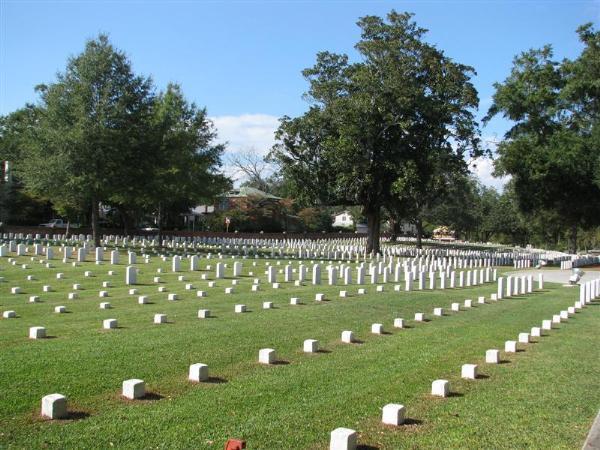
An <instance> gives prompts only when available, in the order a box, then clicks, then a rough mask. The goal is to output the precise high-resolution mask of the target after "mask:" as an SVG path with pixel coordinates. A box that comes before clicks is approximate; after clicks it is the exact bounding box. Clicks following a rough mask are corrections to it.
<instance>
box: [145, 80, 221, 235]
mask: <svg viewBox="0 0 600 450" xmlns="http://www.w3.org/2000/svg"><path fill="white" fill-rule="evenodd" d="M151 123H152V126H151V130H152V132H151V136H152V142H151V143H150V144H149V145H150V147H149V149H151V157H152V165H153V168H152V170H151V172H150V173H149V175H150V176H149V177H147V178H146V194H145V195H144V197H143V199H142V201H144V202H146V203H147V205H148V206H149V207H150V208H152V210H153V211H154V214H155V216H156V217H157V224H158V228H159V234H162V228H163V221H164V219H165V218H166V217H168V216H169V215H173V214H176V215H179V214H180V213H183V212H185V211H186V210H188V209H189V208H190V207H192V206H196V205H198V203H199V202H202V201H209V200H211V199H212V198H213V197H214V196H215V195H216V194H218V193H219V192H223V190H225V189H226V188H228V187H229V180H228V179H226V178H225V177H224V176H223V175H222V174H221V173H220V172H219V168H220V166H221V156H222V154H223V151H224V148H225V147H224V145H223V144H217V143H215V139H216V137H217V134H216V130H215V128H214V126H213V124H212V122H211V121H210V120H209V119H208V116H207V113H206V109H201V108H198V107H197V106H196V105H195V104H193V103H190V102H188V101H187V100H186V99H185V96H184V95H183V93H182V91H181V88H180V87H179V86H178V85H176V84H169V86H168V87H167V89H166V90H165V91H164V92H162V93H160V94H159V95H158V97H157V98H156V100H155V102H154V105H153V112H152V119H151ZM159 240H160V239H159Z"/></svg>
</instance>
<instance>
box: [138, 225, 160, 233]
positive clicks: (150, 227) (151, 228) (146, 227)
mask: <svg viewBox="0 0 600 450" xmlns="http://www.w3.org/2000/svg"><path fill="white" fill-rule="evenodd" d="M140 230H142V231H158V228H157V227H155V226H154V225H148V224H144V225H142V226H141V227H140Z"/></svg>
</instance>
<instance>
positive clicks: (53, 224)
mask: <svg viewBox="0 0 600 450" xmlns="http://www.w3.org/2000/svg"><path fill="white" fill-rule="evenodd" d="M67 224H68V225H69V227H70V228H79V224H78V223H69V222H65V221H64V220H62V219H52V220H51V221H50V222H48V223H40V227H47V228H67Z"/></svg>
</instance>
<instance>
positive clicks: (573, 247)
mask: <svg viewBox="0 0 600 450" xmlns="http://www.w3.org/2000/svg"><path fill="white" fill-rule="evenodd" d="M570 247H571V248H570V252H571V253H573V254H575V253H577V223H574V224H573V225H571V245H570Z"/></svg>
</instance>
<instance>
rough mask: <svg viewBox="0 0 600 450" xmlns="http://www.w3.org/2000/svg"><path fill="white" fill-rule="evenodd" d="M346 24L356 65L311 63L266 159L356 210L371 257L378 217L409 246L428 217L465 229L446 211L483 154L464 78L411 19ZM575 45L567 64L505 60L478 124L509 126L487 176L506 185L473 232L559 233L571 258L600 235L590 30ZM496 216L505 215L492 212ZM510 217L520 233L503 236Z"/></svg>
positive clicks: (316, 194) (307, 190) (309, 190)
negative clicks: (505, 72) (409, 229)
mask: <svg viewBox="0 0 600 450" xmlns="http://www.w3.org/2000/svg"><path fill="white" fill-rule="evenodd" d="M358 26H359V27H360V29H361V39H360V41H359V42H358V43H357V44H356V46H355V48H356V50H357V51H358V54H359V56H360V58H359V60H358V61H355V62H351V61H350V59H349V57H348V56H347V55H344V54H341V55H340V54H334V53H329V52H321V53H319V54H318V55H317V61H316V63H315V65H314V66H313V67H311V68H308V69H306V70H304V72H303V75H304V76H305V78H306V79H307V81H308V83H309V89H308V92H306V94H305V98H307V99H308V100H309V101H310V108H309V110H308V111H307V112H306V113H304V114H303V115H301V116H299V117H296V118H290V117H287V116H286V117H283V118H282V119H281V124H280V127H279V130H278V131H277V139H278V142H277V144H276V145H275V147H274V148H273V150H272V152H271V155H270V156H271V158H272V159H274V160H275V161H276V162H277V163H278V164H279V165H280V166H281V171H282V173H283V176H284V177H287V178H289V180H290V181H291V183H292V184H293V185H294V187H295V190H296V191H298V192H300V193H302V195H303V197H304V198H307V199H310V200H311V201H312V202H314V203H316V204H327V205H331V204H340V205H342V204H354V205H360V206H361V207H362V212H363V214H364V215H365V216H366V218H367V224H368V228H369V231H368V244H367V250H368V251H372V252H378V251H379V230H380V228H381V218H382V214H383V213H385V214H387V216H388V217H389V218H390V220H391V221H392V222H393V223H396V224H398V223H400V221H401V220H402V219H407V220H410V221H411V222H413V223H414V224H415V225H416V227H417V236H418V246H419V247H420V246H421V241H420V237H421V236H422V234H423V225H424V222H425V221H426V219H428V218H429V219H430V218H431V214H432V212H437V213H438V219H439V218H440V217H444V214H441V216H440V215H439V214H440V213H443V211H446V212H447V214H446V219H444V220H445V224H446V225H451V224H452V223H454V224H455V226H456V227H457V228H459V227H461V228H462V229H468V227H466V226H465V225H464V224H463V225H462V226H461V225H460V224H458V223H456V222H457V219H458V218H460V217H463V218H464V217H465V214H460V213H461V211H460V210H457V209H456V207H455V205H456V204H457V202H458V203H460V202H461V201H462V205H460V204H459V206H458V207H459V209H460V208H462V210H463V211H469V210H470V205H469V203H468V199H469V190H471V192H472V191H473V190H472V189H469V183H468V181H465V175H466V173H467V163H466V161H465V158H466V157H471V158H474V157H479V156H482V155H484V154H486V153H489V152H488V151H487V150H486V149H484V148H482V145H481V142H480V139H479V136H480V132H479V129H478V124H477V122H476V121H475V120H474V111H476V110H477V108H478V97H477V92H476V90H475V88H474V87H473V85H472V83H471V81H470V80H471V77H472V76H473V75H475V71H474V69H473V68H471V67H468V66H465V65H462V64H460V63H457V62H455V61H453V60H452V59H450V58H448V57H447V56H446V55H445V54H444V53H443V51H441V50H440V49H438V48H436V47H435V46H432V45H430V44H428V43H426V42H425V41H424V36H425V33H426V30H424V29H422V28H419V27H418V26H417V25H416V23H415V22H414V21H413V20H412V15H411V14H407V13H405V14H399V13H396V12H394V11H392V12H391V13H390V14H388V15H387V20H385V19H382V18H379V17H375V16H367V17H363V18H361V19H360V20H359V21H358ZM578 33H579V36H580V39H581V42H582V43H583V46H584V49H583V52H582V53H581V55H580V56H579V57H577V58H576V59H574V60H569V59H565V60H563V61H561V62H557V61H555V60H553V54H552V49H551V47H550V46H546V47H544V48H543V49H541V50H530V51H528V52H525V53H522V54H521V55H519V56H517V57H516V58H515V60H514V64H513V68H512V71H511V74H510V75H509V77H508V78H507V79H506V80H505V81H504V82H503V83H497V84H496V85H495V89H496V93H495V95H494V98H493V100H494V101H493V105H492V106H491V108H490V109H489V111H488V113H487V115H486V117H485V119H484V122H488V121H489V120H490V119H491V118H492V117H494V116H495V115H497V114H503V115H504V116H505V117H507V118H508V119H510V120H511V121H512V122H513V124H514V125H513V126H512V127H511V128H510V129H509V130H508V132H507V133H506V135H505V137H504V140H503V141H502V142H501V143H500V145H499V148H498V159H497V161H496V166H495V167H496V174H497V175H510V176H511V177H512V182H511V185H510V186H508V188H507V189H508V193H507V194H506V195H503V196H502V198H501V200H502V202H500V204H499V206H494V207H491V208H489V211H488V212H486V215H485V218H484V219H485V222H487V221H488V219H490V218H493V220H495V221H496V224H497V225H498V226H497V227H495V228H496V229H503V227H502V223H506V222H507V220H508V221H512V222H513V223H512V228H513V229H514V230H516V231H514V232H511V233H507V231H506V230H507V229H508V228H510V227H504V228H505V232H504V234H508V235H511V234H512V236H513V238H514V239H515V240H517V241H518V242H522V241H524V240H525V238H527V237H529V236H530V233H529V232H527V231H525V230H531V228H532V226H531V224H539V223H540V222H542V223H544V225H543V226H542V228H545V229H546V230H552V233H551V234H552V235H553V236H560V235H562V234H563V232H564V230H565V229H568V230H570V233H571V244H570V246H569V247H570V250H571V251H573V252H575V251H576V250H577V248H578V246H577V232H578V230H579V229H582V230H584V231H591V230H594V229H595V227H597V226H598V225H599V224H600V152H599V148H600V147H599V144H600V129H599V126H598V117H599V116H598V113H599V110H598V108H599V105H600V96H599V94H600V83H599V79H600V34H599V33H598V32H596V31H595V30H594V29H593V27H592V26H591V25H589V24H588V25H585V26H583V27H581V28H580V29H579V30H578ZM483 194H485V195H484V197H487V200H490V199H492V197H493V196H492V195H491V193H489V192H484V193H483ZM483 194H482V195H483ZM499 198H500V197H499ZM496 203H498V202H496ZM509 204H514V205H516V206H517V207H516V208H513V207H511V208H506V207H504V206H507V205H509ZM500 207H503V208H501V209H500V210H501V211H502V212H509V210H512V211H510V212H511V213H512V214H511V215H510V216H509V217H506V216H504V215H502V214H497V213H498V208H500ZM452 210H454V214H448V212H450V211H452ZM470 212H472V213H473V214H475V211H474V210H473V211H470ZM517 214H518V216H517ZM521 218H524V220H525V221H526V222H527V223H528V224H530V225H529V226H527V227H518V226H515V224H516V223H517V222H519V221H521ZM471 222H472V221H471ZM479 222H480V227H484V225H483V222H484V220H483V219H482V220H480V221H479ZM487 228H488V229H490V230H491V229H493V228H494V227H490V226H489V224H488V226H487ZM555 230H558V231H555ZM491 234H493V233H491V232H489V233H487V235H490V236H491ZM535 234H537V235H539V233H535ZM542 234H544V233H542ZM483 235H486V233H483ZM558 240H559V239H558V238H555V239H552V240H551V242H552V241H554V242H557V241H558Z"/></svg>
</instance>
